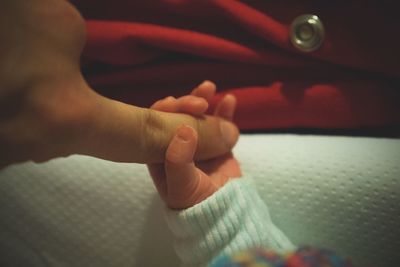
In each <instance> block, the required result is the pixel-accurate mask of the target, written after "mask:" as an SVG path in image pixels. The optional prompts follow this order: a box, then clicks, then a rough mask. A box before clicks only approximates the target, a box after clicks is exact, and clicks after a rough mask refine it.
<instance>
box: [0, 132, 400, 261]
mask: <svg viewBox="0 0 400 267" xmlns="http://www.w3.org/2000/svg"><path fill="white" fill-rule="evenodd" d="M235 153H236V155H237V157H238V158H239V160H240V162H241V163H242V167H243V169H244V172H245V173H246V174H250V175H251V176H253V177H254V178H255V181H256V183H257V185H258V188H259V190H260V194H261V196H262V198H263V199H264V200H265V201H266V202H267V204H268V206H269V208H270V212H271V215H272V217H273V220H274V222H275V223H276V225H278V227H280V228H281V229H282V230H283V232H285V233H286V234H287V235H288V237H289V238H290V239H291V240H292V241H293V242H294V243H295V244H312V245H316V246H322V247H328V248H332V249H334V250H335V251H337V252H338V253H339V254H342V255H344V256H350V257H352V258H353V259H354V260H355V262H356V263H360V264H362V263H366V262H367V263H370V264H372V265H376V266H381V267H386V266H387V267H389V266H400V253H399V251H400V227H399V225H400V190H399V189H400V167H399V166H400V140H399V139H385V138H359V137H328V136H297V135H243V136H242V137H241V140H240V142H239V144H238V146H237V148H236V150H235ZM162 207H163V206H162V203H161V202H160V200H159V198H158V196H157V195H156V193H155V190H154V188H153V186H152V183H151V180H150V178H149V176H148V174H147V170H146V168H145V166H142V165H137V164H121V163H112V162H107V161H103V160H99V159H95V158H90V157H85V156H72V157H69V158H64V159H56V160H52V161H50V162H48V163H45V164H33V163H24V164H19V165H15V166H11V167H8V168H6V169H4V170H1V171H0V266H54V267H58V266H60V267H63V266H77V267H79V266H98V267H102V266H120V267H123V266H130V267H132V266H178V260H177V257H176V256H175V254H174V252H173V249H172V244H171V234H170V233H169V230H168V229H167V226H166V223H165V222H164V220H163V217H162V216H163V213H162Z"/></svg>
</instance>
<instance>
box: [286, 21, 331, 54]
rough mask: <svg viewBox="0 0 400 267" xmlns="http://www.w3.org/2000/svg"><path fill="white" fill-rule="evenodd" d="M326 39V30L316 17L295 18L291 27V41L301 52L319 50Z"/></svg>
mask: <svg viewBox="0 0 400 267" xmlns="http://www.w3.org/2000/svg"><path fill="white" fill-rule="evenodd" d="M324 38H325V29H324V25H323V24H322V22H321V20H320V19H319V18H318V16H316V15H311V14H307V15H301V16H299V17H297V18H295V19H294V20H293V22H292V26H291V34H290V41H291V42H292V44H293V45H294V47H296V48H297V49H299V50H300V51H303V52H312V51H315V50H317V49H318V48H319V47H320V46H321V45H322V43H323V42H324Z"/></svg>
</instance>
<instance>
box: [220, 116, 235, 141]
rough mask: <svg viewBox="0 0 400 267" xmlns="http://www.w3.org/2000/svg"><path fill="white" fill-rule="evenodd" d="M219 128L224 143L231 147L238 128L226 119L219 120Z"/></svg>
mask: <svg viewBox="0 0 400 267" xmlns="http://www.w3.org/2000/svg"><path fill="white" fill-rule="evenodd" d="M220 129H221V134H222V138H224V141H225V143H226V144H227V145H228V146H229V147H233V146H234V145H235V144H236V142H237V140H238V138H239V130H238V128H237V127H236V126H235V125H234V124H233V123H231V122H228V121H226V120H221V122H220Z"/></svg>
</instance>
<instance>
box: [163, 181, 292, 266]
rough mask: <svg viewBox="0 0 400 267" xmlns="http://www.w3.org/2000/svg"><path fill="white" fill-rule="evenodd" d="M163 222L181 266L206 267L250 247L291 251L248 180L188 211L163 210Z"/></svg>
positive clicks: (226, 187) (235, 183)
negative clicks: (216, 258) (165, 221)
mask: <svg viewBox="0 0 400 267" xmlns="http://www.w3.org/2000/svg"><path fill="white" fill-rule="evenodd" d="M166 219H167V223H168V226H169V227H170V229H171V231H172V233H173V234H174V237H175V240H174V246H175V250H176V252H177V254H178V256H179V258H180V259H181V261H182V263H183V265H184V266H206V265H207V264H209V263H210V262H211V260H212V259H213V258H215V257H217V256H221V255H222V254H232V253H234V252H237V251H242V250H246V249H249V248H254V247H263V248H269V249H273V250H275V251H277V252H285V251H291V250H294V249H295V247H294V246H293V244H292V243H291V242H290V241H289V239H288V238H287V237H286V236H285V235H284V234H283V233H282V232H281V231H280V230H279V229H278V228H277V227H276V226H275V225H274V224H273V222H272V220H271V216H270V214H269V212H268V208H267V206H266V205H265V203H264V202H263V200H262V199H261V198H260V196H259V195H258V193H257V190H256V189H255V187H254V185H253V184H252V181H251V180H250V179H249V178H240V179H234V180H232V181H230V182H229V183H227V184H226V185H225V186H224V187H222V188H221V189H220V190H218V191H217V192H216V193H214V194H213V195H212V196H210V197H209V198H207V199H206V200H204V201H203V202H201V203H199V204H197V205H195V206H193V207H191V208H189V209H186V210H182V211H174V210H167V211H166Z"/></svg>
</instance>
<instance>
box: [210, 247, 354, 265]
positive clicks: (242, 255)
mask: <svg viewBox="0 0 400 267" xmlns="http://www.w3.org/2000/svg"><path fill="white" fill-rule="evenodd" d="M210 266H211V267H352V266H353V265H352V263H351V262H350V261H349V260H347V259H344V258H342V257H340V256H338V255H337V254H335V253H334V252H332V251H329V250H326V249H318V248H311V247H301V248H299V249H298V250H296V251H295V252H294V253H291V254H286V255H280V254H278V253H275V252H273V251H270V250H265V249H253V250H248V251H244V252H239V253H235V254H233V255H232V256H227V255H222V256H221V257H219V258H217V259H216V260H214V261H213V263H212V264H211V265H210Z"/></svg>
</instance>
